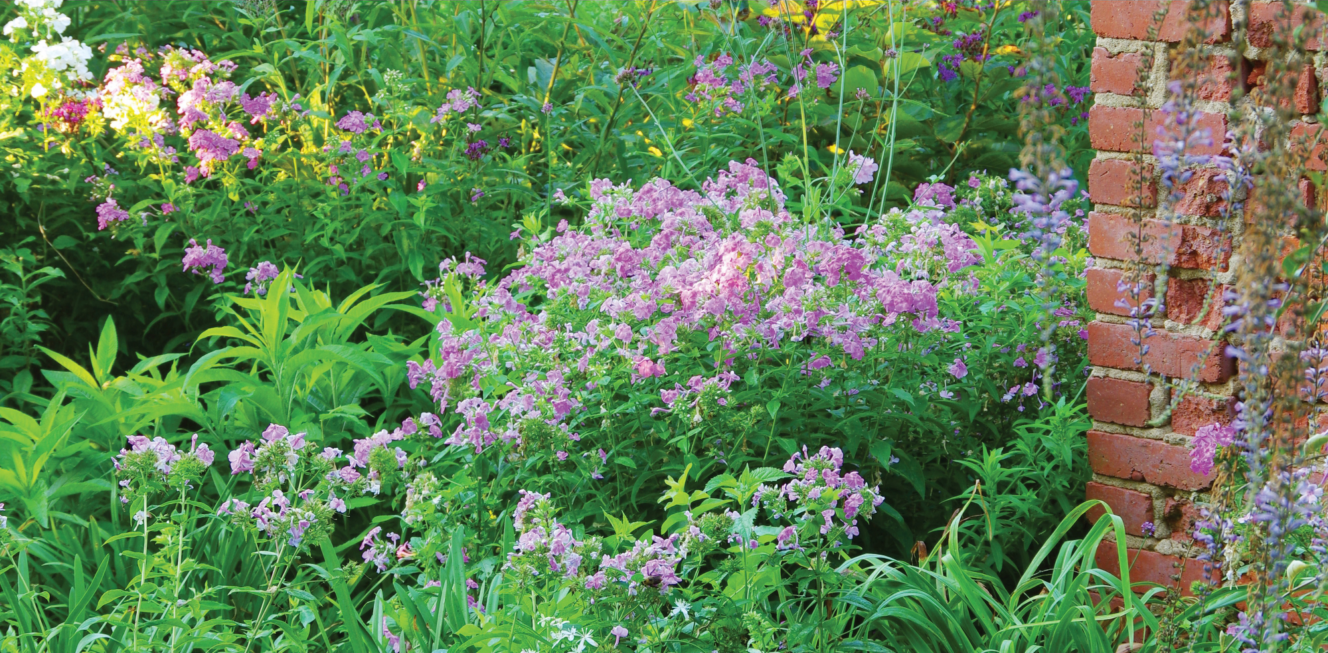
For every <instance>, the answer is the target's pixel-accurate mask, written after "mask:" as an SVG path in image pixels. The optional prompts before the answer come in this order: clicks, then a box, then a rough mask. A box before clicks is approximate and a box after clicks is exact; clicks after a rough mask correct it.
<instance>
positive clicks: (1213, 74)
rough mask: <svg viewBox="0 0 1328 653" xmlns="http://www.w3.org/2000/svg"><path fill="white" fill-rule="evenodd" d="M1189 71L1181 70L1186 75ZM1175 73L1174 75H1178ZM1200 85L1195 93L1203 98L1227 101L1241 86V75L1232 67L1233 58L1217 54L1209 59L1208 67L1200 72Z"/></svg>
mask: <svg viewBox="0 0 1328 653" xmlns="http://www.w3.org/2000/svg"><path fill="white" fill-rule="evenodd" d="M1186 72H1187V71H1181V75H1182V76H1183V75H1185V74H1186ZM1176 76H1177V75H1175V74H1174V73H1173V77H1176ZM1198 79H1199V87H1198V88H1197V89H1195V91H1194V93H1195V95H1197V96H1198V97H1199V99H1201V100H1212V101H1214V102H1226V101H1227V100H1230V99H1231V95H1232V94H1233V93H1234V92H1235V91H1236V89H1238V88H1240V75H1239V73H1238V71H1236V70H1235V69H1234V68H1232V67H1231V60H1230V59H1228V58H1227V57H1225V56H1223V55H1215V56H1214V57H1212V58H1211V59H1209V60H1208V67H1207V68H1205V69H1203V70H1202V71H1200V72H1199V74H1198Z"/></svg>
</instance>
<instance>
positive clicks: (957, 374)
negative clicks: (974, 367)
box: [946, 358, 968, 379]
mask: <svg viewBox="0 0 1328 653" xmlns="http://www.w3.org/2000/svg"><path fill="white" fill-rule="evenodd" d="M946 369H947V371H949V372H950V374H951V376H954V378H956V379H962V378H964V377H966V376H968V366H967V365H965V364H964V361H963V360H961V359H958V358H956V359H955V360H954V363H953V364H951V365H950V367H948V368H946Z"/></svg>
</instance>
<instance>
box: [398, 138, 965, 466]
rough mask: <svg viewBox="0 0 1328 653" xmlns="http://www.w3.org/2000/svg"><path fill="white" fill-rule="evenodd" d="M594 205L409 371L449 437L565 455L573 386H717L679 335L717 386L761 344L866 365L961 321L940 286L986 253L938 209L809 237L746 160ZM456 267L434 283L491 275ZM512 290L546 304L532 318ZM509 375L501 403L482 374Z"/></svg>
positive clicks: (442, 331)
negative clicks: (704, 351) (536, 441)
mask: <svg viewBox="0 0 1328 653" xmlns="http://www.w3.org/2000/svg"><path fill="white" fill-rule="evenodd" d="M590 198H591V200H592V202H593V207H592V209H591V211H590V214H589V215H588V216H587V219H586V222H585V224H584V225H583V226H581V227H579V228H569V227H567V226H565V225H560V226H559V228H558V230H557V232H558V233H557V235H556V236H554V237H553V238H551V239H550V240H549V241H548V242H546V243H543V244H541V245H539V246H537V247H535V248H534V249H533V250H532V251H531V252H530V253H529V254H528V255H527V256H526V257H525V259H524V260H523V263H524V265H523V266H521V267H520V268H518V269H517V270H516V271H514V272H513V273H511V274H510V275H509V276H507V277H506V278H504V279H502V280H501V281H499V282H498V283H497V284H495V285H492V286H487V285H483V284H481V285H480V287H479V288H478V291H479V293H478V294H479V296H478V297H477V298H476V300H475V307H476V310H477V313H476V317H477V319H478V320H479V321H480V323H479V326H477V327H473V328H471V327H467V328H464V329H463V328H459V327H457V326H455V325H454V323H453V321H451V320H443V321H442V322H440V323H439V325H438V329H437V332H438V336H439V340H438V346H437V355H436V356H435V357H434V358H431V359H429V360H425V361H422V362H418V363H416V362H412V363H410V364H409V366H408V380H409V382H410V384H411V386H412V387H417V386H419V385H424V386H425V387H427V388H428V389H429V391H430V394H431V395H432V396H433V398H434V400H435V402H436V403H437V405H438V406H439V410H438V415H440V416H441V415H446V414H448V411H449V410H452V411H453V412H454V413H455V414H456V415H458V416H459V417H461V418H462V419H461V423H460V424H458V426H457V428H456V430H455V432H454V433H453V434H452V436H451V437H450V438H449V439H448V442H449V443H450V444H455V445H466V446H471V447H473V448H475V449H476V450H482V449H483V448H485V447H488V446H491V445H493V444H494V443H497V442H503V443H507V444H510V445H512V446H515V447H518V448H520V447H523V446H524V445H527V444H530V442H529V439H530V437H531V436H532V434H536V435H538V437H539V438H542V439H543V443H544V444H549V445H551V446H550V450H554V451H569V447H573V446H575V443H576V442H578V441H579V440H580V434H579V433H578V432H577V431H576V430H574V429H573V428H572V426H571V425H572V424H574V423H575V422H576V421H577V420H576V417H577V416H578V415H579V414H580V413H582V412H583V411H584V410H586V406H587V405H592V406H593V405H595V404H596V400H595V399H592V398H591V397H593V396H595V394H596V390H595V387H594V384H589V385H587V384H585V383H584V382H582V383H573V382H572V381H571V379H572V378H573V377H581V376H584V375H587V374H588V370H591V369H592V368H593V369H595V370H597V371H605V370H623V371H625V372H627V373H628V374H629V375H630V378H629V379H628V380H629V382H630V383H632V384H637V385H639V384H647V383H648V384H650V385H649V386H647V387H646V388H642V389H643V390H646V391H647V392H651V393H652V394H654V393H658V395H657V396H660V397H661V398H662V399H667V398H673V399H674V401H676V400H677V398H678V397H680V396H681V395H682V392H681V391H680V390H679V388H681V387H682V386H683V384H682V379H683V378H686V379H691V380H689V381H687V384H686V385H687V387H688V388H691V387H692V386H694V385H695V384H697V383H701V384H704V383H705V378H701V379H693V378H692V377H693V376H694V375H695V373H694V372H689V373H688V374H687V375H686V376H685V377H680V378H678V377H675V376H674V375H675V374H676V372H673V369H674V368H673V367H672V366H671V365H670V364H669V360H670V359H671V358H673V357H675V356H677V355H678V354H677V350H678V348H679V346H680V343H683V342H691V341H694V340H695V339H697V338H700V339H701V340H702V341H708V342H710V343H713V345H712V346H714V347H716V349H717V351H718V352H721V353H722V354H723V355H722V356H720V357H719V360H720V362H719V365H718V366H717V369H716V370H715V372H714V375H713V378H714V379H716V381H715V383H717V384H719V383H721V382H723V383H725V384H726V383H727V382H728V381H725V379H726V378H730V377H726V376H724V374H725V373H732V372H734V371H735V366H745V365H747V364H748V362H749V361H750V360H752V359H753V357H755V356H759V355H760V353H761V352H763V351H776V350H778V351H779V352H780V353H779V354H778V356H779V358H780V359H781V360H782V359H784V358H787V357H789V356H795V357H797V359H798V360H799V361H803V362H808V363H810V362H811V361H813V360H816V359H820V358H821V357H823V356H825V353H826V352H830V351H836V352H842V355H843V356H845V357H847V358H849V359H853V360H859V359H861V358H862V357H863V356H864V355H865V354H866V352H867V351H868V350H869V349H872V348H875V347H879V346H882V344H883V343H884V342H885V341H887V340H889V339H890V338H892V337H893V336H894V334H897V333H898V334H904V333H916V332H925V331H929V330H932V329H937V328H946V329H950V328H952V327H953V326H956V325H952V324H950V323H949V322H947V321H944V320H940V319H939V318H938V315H937V310H938V309H937V292H938V285H937V284H946V283H951V282H950V281H947V280H948V279H949V278H951V277H954V276H965V273H964V270H965V268H968V267H970V266H972V265H974V264H976V263H978V262H979V258H978V256H977V252H976V249H977V246H976V244H975V243H974V242H973V241H972V240H971V239H970V238H968V237H967V236H966V235H965V234H964V233H963V232H962V230H960V229H958V228H957V227H955V226H954V225H948V224H944V223H942V222H941V221H940V217H941V212H940V211H930V212H928V211H916V212H913V213H910V214H908V215H907V217H906V216H905V215H904V214H902V213H898V212H894V213H891V214H888V215H887V216H885V217H883V218H882V219H881V221H880V222H876V223H871V224H868V225H864V226H863V227H861V228H860V229H859V230H858V232H857V234H856V236H857V237H856V238H853V239H849V238H846V237H845V234H844V233H843V231H842V230H841V229H839V228H838V227H837V226H835V225H823V226H819V227H816V228H811V229H809V228H807V227H806V226H805V225H803V224H801V223H800V222H798V221H796V220H794V219H793V217H792V216H790V215H789V214H788V212H786V211H785V210H784V207H783V201H784V196H783V193H782V192H780V190H779V188H778V186H777V185H776V184H775V183H774V182H773V180H771V179H770V178H769V177H767V176H766V174H765V173H764V172H763V171H761V170H760V169H759V168H758V167H757V166H756V165H755V162H754V161H750V160H749V161H748V162H747V163H738V162H733V163H731V164H730V165H729V169H728V170H726V171H723V172H721V173H720V174H719V175H717V176H716V177H715V178H714V179H712V180H709V181H707V182H706V183H705V184H704V185H703V188H702V191H701V192H695V191H684V190H681V189H678V188H676V187H674V186H672V185H671V184H669V183H668V182H666V181H663V180H655V181H653V182H650V183H649V184H646V185H645V186H643V187H642V188H641V189H640V190H636V191H634V190H632V189H630V188H628V187H625V186H614V185H613V184H611V183H610V182H608V181H606V180H596V181H594V182H593V183H592V184H591V188H590ZM899 224H903V227H899V226H898V225H899ZM900 228H902V229H903V233H902V234H900V233H898V229H900ZM450 265H451V264H450V263H445V264H444V266H443V268H442V273H443V277H442V278H441V279H440V281H439V282H438V283H437V284H435V287H439V288H441V287H443V286H445V285H446V284H447V283H458V282H462V281H465V282H469V281H467V280H470V279H473V277H474V276H477V275H478V274H481V273H482V269H480V270H476V269H463V267H464V266H460V265H459V266H457V268H456V270H455V271H453V270H451V268H450ZM966 288H967V286H966V285H962V284H961V285H957V286H956V287H955V290H956V291H958V292H965V289H966ZM517 296H522V297H524V298H526V299H524V300H523V301H524V302H530V301H539V302H540V303H541V305H542V308H541V309H539V311H538V312H532V311H531V310H530V309H529V308H528V307H527V304H526V303H523V301H518V299H517ZM438 297H439V298H441V295H439V296H438ZM435 303H436V300H435ZM429 306H430V305H426V307H429ZM453 309H455V307H453ZM573 324H575V325H576V326H573ZM550 352H558V355H557V356H556V357H553V358H551V357H550V356H548V355H547V354H548V353H550ZM837 355H839V354H837ZM827 360H828V359H827ZM800 364H801V363H800ZM825 371H828V370H825ZM497 374H502V375H504V376H505V378H507V379H520V381H519V382H516V383H512V386H514V387H512V388H511V389H510V391H508V392H506V393H504V394H502V396H501V397H492V396H489V395H487V394H486V393H484V392H482V391H481V390H480V388H481V387H482V384H481V383H479V381H478V380H479V379H482V378H485V377H487V376H490V375H497ZM590 376H592V378H593V374H591V375H590ZM706 378H708V377H706ZM649 387H653V388H654V390H653V391H652V390H648V389H647V388H649ZM673 392H678V394H676V395H674V394H670V393H673ZM665 407H666V409H667V408H671V406H669V405H667V404H666V406H665Z"/></svg>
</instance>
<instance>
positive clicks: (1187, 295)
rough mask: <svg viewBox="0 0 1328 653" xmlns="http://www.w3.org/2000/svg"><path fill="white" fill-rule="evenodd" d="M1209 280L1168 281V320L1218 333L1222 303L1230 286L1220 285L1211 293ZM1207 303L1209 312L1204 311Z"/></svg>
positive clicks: (1220, 323) (1220, 324)
mask: <svg viewBox="0 0 1328 653" xmlns="http://www.w3.org/2000/svg"><path fill="white" fill-rule="evenodd" d="M1210 287H1211V284H1209V283H1208V280H1207V279H1169V280H1168V281H1167V319H1169V320H1173V321H1176V322H1180V323H1181V324H1195V323H1199V324H1201V325H1203V327H1204V328H1205V329H1212V330H1214V331H1216V330H1217V329H1219V328H1221V326H1222V303H1223V299H1222V298H1223V297H1224V296H1225V295H1226V292H1227V290H1228V289H1229V288H1230V286H1227V285H1225V284H1219V285H1218V286H1217V289H1216V290H1213V291H1212V292H1211V293H1210V292H1209V289H1210ZM1205 303H1207V305H1208V310H1207V312H1205V311H1204V304H1205Z"/></svg>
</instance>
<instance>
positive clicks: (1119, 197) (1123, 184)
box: [1088, 159, 1157, 207]
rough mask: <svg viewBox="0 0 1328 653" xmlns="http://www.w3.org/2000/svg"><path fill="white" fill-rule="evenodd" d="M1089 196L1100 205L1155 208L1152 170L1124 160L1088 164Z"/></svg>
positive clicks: (1099, 161)
mask: <svg viewBox="0 0 1328 653" xmlns="http://www.w3.org/2000/svg"><path fill="white" fill-rule="evenodd" d="M1088 196H1089V197H1090V198H1091V199H1092V200H1093V201H1094V202H1096V203H1098V204H1115V205H1117V206H1129V207H1152V206H1156V205H1157V184H1155V183H1154V182H1153V166H1151V165H1147V164H1139V163H1135V162H1134V161H1129V160H1125V159H1093V162H1092V163H1090V164H1088Z"/></svg>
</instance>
